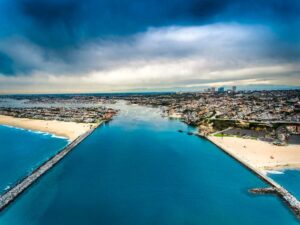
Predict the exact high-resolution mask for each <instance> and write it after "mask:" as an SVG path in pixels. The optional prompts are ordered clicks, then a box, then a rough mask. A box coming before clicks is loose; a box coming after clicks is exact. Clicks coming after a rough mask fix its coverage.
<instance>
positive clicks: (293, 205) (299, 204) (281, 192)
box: [205, 136, 300, 219]
mask: <svg viewBox="0 0 300 225" xmlns="http://www.w3.org/2000/svg"><path fill="white" fill-rule="evenodd" d="M205 138H206V139H207V140H208V141H210V142H211V143H212V144H214V145H216V146H217V147H219V148H220V149H221V150H222V151H223V152H224V153H225V154H227V155H229V156H230V157H231V158H233V159H235V160H236V161H237V162H238V163H240V164H241V165H242V166H244V167H245V168H246V169H248V170H249V171H250V172H252V173H253V174H255V175H256V176H257V177H258V178H260V179H262V180H263V181H264V182H266V183H267V184H269V185H270V186H271V187H272V188H273V190H274V193H276V194H277V196H278V197H280V198H281V199H282V201H283V202H285V203H286V204H287V206H288V207H289V208H290V210H291V211H292V212H293V213H294V214H295V216H296V217H297V219H300V201H299V200H298V199H297V198H296V197H295V196H294V195H293V194H291V193H290V192H289V191H288V190H287V189H285V188H284V187H283V186H281V185H280V184H278V183H277V182H276V181H274V180H273V179H272V178H270V177H269V176H267V171H266V170H262V169H261V168H260V169H259V168H256V167H255V166H253V165H251V163H250V162H247V161H245V159H243V158H241V157H240V156H239V155H237V154H235V153H234V152H232V151H231V148H229V147H228V146H224V144H223V145H221V144H220V143H218V142H217V141H216V140H214V138H217V137H215V136H208V137H205Z"/></svg>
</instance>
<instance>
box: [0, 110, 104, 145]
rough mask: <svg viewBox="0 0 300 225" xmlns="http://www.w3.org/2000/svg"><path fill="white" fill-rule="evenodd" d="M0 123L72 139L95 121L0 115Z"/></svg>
mask: <svg viewBox="0 0 300 225" xmlns="http://www.w3.org/2000/svg"><path fill="white" fill-rule="evenodd" d="M0 125H4V126H11V127H14V128H19V129H25V130H29V131H32V132H37V133H38V132H42V133H47V134H52V135H54V136H56V137H58V138H67V139H69V141H74V140H75V139H76V138H78V137H79V136H81V135H82V134H84V133H85V132H87V131H89V130H91V129H92V128H94V127H95V126H98V124H97V123H75V122H64V121H57V120H36V119H28V118H16V117H11V116H4V115H0Z"/></svg>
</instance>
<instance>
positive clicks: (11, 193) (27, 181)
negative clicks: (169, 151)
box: [0, 123, 102, 211]
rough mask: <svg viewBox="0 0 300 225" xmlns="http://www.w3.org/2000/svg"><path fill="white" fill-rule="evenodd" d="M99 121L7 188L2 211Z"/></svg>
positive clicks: (88, 133) (0, 208) (1, 197)
mask: <svg viewBox="0 0 300 225" xmlns="http://www.w3.org/2000/svg"><path fill="white" fill-rule="evenodd" d="M100 124H102V123H99V124H97V125H95V126H93V127H92V128H91V129H90V130H89V131H87V132H85V133H84V134H82V135H81V136H79V137H78V138H76V139H75V140H74V141H72V142H71V143H70V144H69V145H67V146H66V147H65V148H64V149H63V150H61V151H59V152H58V153H57V154H56V155H54V156H53V157H51V158H50V159H49V160H47V161H46V162H44V163H43V164H42V165H41V166H39V167H38V168H37V169H35V170H34V171H33V172H32V173H31V174H30V175H28V176H27V177H25V178H24V179H23V180H21V181H20V182H18V183H17V184H16V185H15V186H13V187H12V188H10V189H9V190H7V191H6V192H5V193H4V194H2V195H1V196H0V211H2V210H3V209H5V208H6V207H7V206H9V204H10V203H12V202H13V201H14V200H15V199H16V198H17V197H18V196H19V195H20V194H22V193H23V192H24V191H25V190H26V189H27V188H29V187H30V186H31V185H32V184H33V183H34V182H36V181H37V180H38V179H39V178H40V177H41V176H43V175H44V174H46V173H47V171H49V170H50V169H51V168H52V167H54V166H55V165H56V164H57V163H58V162H60V161H61V160H62V159H63V158H64V157H65V156H66V155H67V154H68V153H70V152H71V151H72V150H73V149H74V148H75V147H76V146H77V145H78V144H80V143H81V142H82V141H83V140H84V139H85V138H87V137H88V136H89V135H90V134H91V133H93V131H94V130H95V129H96V128H97V127H99V126H100Z"/></svg>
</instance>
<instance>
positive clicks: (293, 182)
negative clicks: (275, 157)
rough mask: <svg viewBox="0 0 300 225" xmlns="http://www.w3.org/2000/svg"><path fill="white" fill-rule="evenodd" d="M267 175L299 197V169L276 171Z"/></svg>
mask: <svg viewBox="0 0 300 225" xmlns="http://www.w3.org/2000/svg"><path fill="white" fill-rule="evenodd" d="M268 176H269V177H271V178H272V179H274V180H275V181H277V182H278V183H279V184H281V185H282V186H284V187H285V188H286V189H287V190H289V192H291V193H292V194H293V195H294V196H295V197H296V198H298V199H300V170H284V171H279V172H278V173H270V174H268Z"/></svg>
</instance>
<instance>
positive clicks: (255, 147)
mask: <svg viewBox="0 0 300 225" xmlns="http://www.w3.org/2000/svg"><path fill="white" fill-rule="evenodd" d="M208 139H209V140H211V141H212V142H213V143H215V144H216V145H218V146H219V147H221V148H222V149H223V150H224V151H226V152H227V153H229V154H230V155H233V156H234V157H236V158H237V159H239V160H240V161H241V162H245V163H247V164H249V165H251V166H252V167H254V168H256V169H258V170H260V171H261V172H266V171H267V170H279V169H287V168H295V169H300V145H297V144H289V145H287V146H276V145H273V144H272V143H269V142H264V141H260V140H254V139H245V138H239V137H216V136H212V135H211V136H208Z"/></svg>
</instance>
